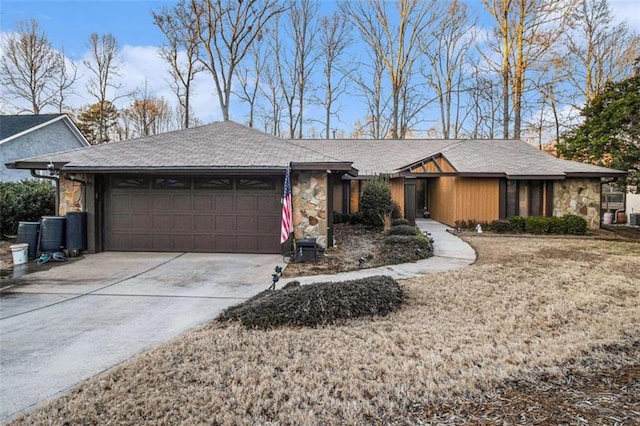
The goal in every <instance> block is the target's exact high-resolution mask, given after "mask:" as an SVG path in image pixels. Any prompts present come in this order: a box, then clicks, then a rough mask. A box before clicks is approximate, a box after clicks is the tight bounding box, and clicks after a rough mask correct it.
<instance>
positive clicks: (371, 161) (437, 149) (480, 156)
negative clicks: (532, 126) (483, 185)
mask: <svg viewBox="0 0 640 426" xmlns="http://www.w3.org/2000/svg"><path fill="white" fill-rule="evenodd" d="M295 142H296V143H299V144H300V145H302V146H306V147H313V148H314V149H316V150H318V151H320V152H323V153H325V154H330V155H334V156H336V157H339V158H352V159H353V167H354V168H356V169H357V170H359V175H360V176H373V175H378V174H388V175H398V174H401V173H403V172H408V170H409V169H411V168H412V167H414V166H416V165H418V164H420V163H421V162H424V161H425V160H428V159H430V158H433V157H436V156H443V157H444V158H445V159H446V160H447V161H448V162H449V164H451V166H452V167H453V168H454V169H455V170H456V172H455V173H456V174H457V175H461V176H465V175H467V176H476V175H477V176H481V175H482V176H506V177H512V178H524V177H532V178H533V177H546V178H563V177H565V176H578V175H581V176H622V175H624V174H625V172H623V171H619V170H613V169H608V168H605V167H599V166H594V165H591V164H584V163H578V162H574V161H567V160H561V159H558V158H556V157H553V156H551V155H549V154H547V153H545V152H543V151H540V150H538V149H537V148H535V147H533V146H531V145H529V144H528V143H526V142H524V141H521V140H518V139H437V140H435V139H405V140H365V139H316V140H308V139H305V140H296V141H295Z"/></svg>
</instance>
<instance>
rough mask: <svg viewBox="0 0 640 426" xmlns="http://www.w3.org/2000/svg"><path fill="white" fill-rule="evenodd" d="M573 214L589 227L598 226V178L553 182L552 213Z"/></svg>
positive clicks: (556, 214) (595, 227)
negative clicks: (583, 220) (583, 219)
mask: <svg viewBox="0 0 640 426" xmlns="http://www.w3.org/2000/svg"><path fill="white" fill-rule="evenodd" d="M566 214H575V215H578V216H581V217H583V218H585V219H586V221H587V226H588V227H589V229H597V228H599V227H600V179H599V178H568V179H566V180H563V181H556V182H554V183H553V215H554V216H563V215H566Z"/></svg>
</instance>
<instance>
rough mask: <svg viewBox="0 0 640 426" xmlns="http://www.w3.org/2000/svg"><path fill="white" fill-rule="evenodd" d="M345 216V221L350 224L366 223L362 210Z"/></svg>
mask: <svg viewBox="0 0 640 426" xmlns="http://www.w3.org/2000/svg"><path fill="white" fill-rule="evenodd" d="M345 216H346V219H345V223H348V224H350V225H362V224H363V223H364V218H363V217H362V212H355V213H351V214H348V215H345Z"/></svg>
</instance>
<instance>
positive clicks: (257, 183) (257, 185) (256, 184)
mask: <svg viewBox="0 0 640 426" xmlns="http://www.w3.org/2000/svg"><path fill="white" fill-rule="evenodd" d="M238 189H276V182H275V180H273V179H269V178H265V179H258V178H255V179H251V178H240V179H238Z"/></svg>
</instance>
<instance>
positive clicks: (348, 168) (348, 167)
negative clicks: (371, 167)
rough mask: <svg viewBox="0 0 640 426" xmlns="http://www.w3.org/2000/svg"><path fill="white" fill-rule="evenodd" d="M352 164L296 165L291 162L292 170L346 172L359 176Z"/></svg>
mask: <svg viewBox="0 0 640 426" xmlns="http://www.w3.org/2000/svg"><path fill="white" fill-rule="evenodd" d="M352 164H353V163H352V162H335V163H333V162H326V163H296V162H291V170H326V171H330V172H345V173H348V174H349V175H351V176H358V170H357V169H354V168H353V166H352Z"/></svg>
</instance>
